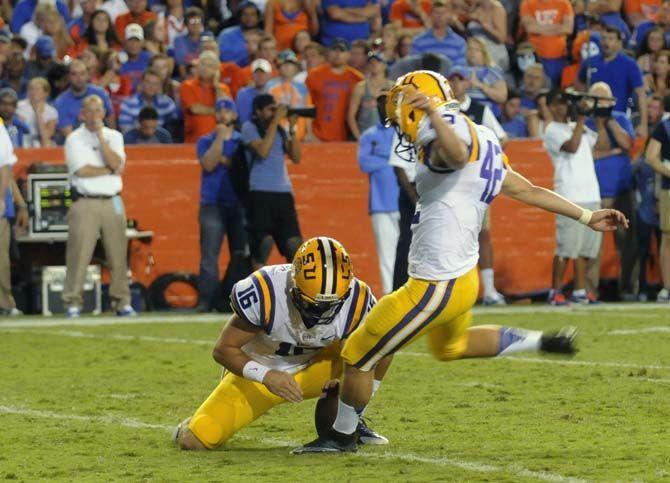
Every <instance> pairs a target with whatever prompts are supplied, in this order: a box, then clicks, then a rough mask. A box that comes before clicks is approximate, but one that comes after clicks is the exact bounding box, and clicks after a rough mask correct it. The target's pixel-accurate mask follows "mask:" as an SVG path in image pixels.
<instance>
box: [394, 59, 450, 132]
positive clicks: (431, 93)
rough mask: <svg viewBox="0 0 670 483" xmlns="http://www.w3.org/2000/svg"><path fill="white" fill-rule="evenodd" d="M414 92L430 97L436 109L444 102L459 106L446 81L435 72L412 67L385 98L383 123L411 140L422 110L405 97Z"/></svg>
mask: <svg viewBox="0 0 670 483" xmlns="http://www.w3.org/2000/svg"><path fill="white" fill-rule="evenodd" d="M417 91H418V92H421V93H422V94H424V95H426V96H428V97H429V98H431V100H432V101H433V103H434V106H435V107H436V108H438V107H441V106H445V105H447V106H450V107H453V108H456V109H457V108H458V106H459V104H458V101H457V100H456V98H455V97H454V93H453V91H452V90H451V86H450V85H449V81H448V80H447V79H445V78H444V76H442V75H441V74H438V73H437V72H433V71H430V70H415V71H413V72H409V73H407V74H405V75H403V76H402V77H399V78H398V80H397V81H396V83H395V85H394V86H393V87H392V88H391V90H390V91H389V93H388V95H387V97H386V122H387V123H389V124H390V125H392V126H395V127H396V128H397V129H399V131H400V133H402V134H403V135H404V136H405V137H407V139H408V140H409V141H410V142H412V143H414V142H416V137H417V133H418V131H419V123H420V122H421V119H423V116H424V112H423V111H422V110H421V109H415V108H413V107H412V106H410V105H409V104H408V103H407V101H406V100H405V98H406V97H408V96H409V95H411V94H413V93H414V92H417Z"/></svg>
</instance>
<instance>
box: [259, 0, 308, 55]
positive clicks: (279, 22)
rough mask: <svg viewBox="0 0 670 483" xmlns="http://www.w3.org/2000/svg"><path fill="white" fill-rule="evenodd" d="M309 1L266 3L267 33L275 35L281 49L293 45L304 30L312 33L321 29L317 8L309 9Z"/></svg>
mask: <svg viewBox="0 0 670 483" xmlns="http://www.w3.org/2000/svg"><path fill="white" fill-rule="evenodd" d="M307 3H308V2H307V1H306V0H269V1H268V2H267V3H266V4H265V14H264V15H265V35H268V36H271V37H272V36H274V38H275V39H276V40H277V48H279V50H284V49H290V48H291V47H293V39H294V38H295V36H296V35H297V34H298V32H300V31H302V30H307V31H309V33H310V34H312V35H316V34H317V32H318V31H319V18H318V16H317V15H316V10H315V9H308V5H307ZM310 13H311V15H310Z"/></svg>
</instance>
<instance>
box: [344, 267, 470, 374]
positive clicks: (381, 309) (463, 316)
mask: <svg viewBox="0 0 670 483" xmlns="http://www.w3.org/2000/svg"><path fill="white" fill-rule="evenodd" d="M478 292H479V277H478V274H477V267H475V268H473V269H472V270H470V271H469V272H468V273H466V274H465V275H463V276H461V277H459V278H457V279H454V280H446V281H443V282H428V281H425V280H417V279H414V278H411V277H410V279H409V280H408V281H407V283H405V285H403V286H402V287H400V288H399V289H398V290H396V291H395V292H393V293H392V294H389V295H387V296H385V297H382V298H381V300H379V303H377V305H375V306H374V307H373V309H372V310H371V311H370V313H369V314H368V315H367V317H366V318H365V319H364V320H363V323H362V324H361V325H360V326H359V327H358V328H357V329H356V330H355V331H354V333H353V334H352V335H351V336H350V337H349V338H348V339H347V341H346V342H345V344H344V348H343V350H342V358H343V359H344V361H345V362H346V363H347V364H349V365H351V366H354V367H356V368H358V369H361V370H363V371H370V370H372V369H373V368H374V367H375V365H376V364H377V362H379V361H380V360H381V359H382V358H383V357H385V356H387V355H389V354H393V353H394V352H396V351H398V350H400V349H401V348H403V347H405V346H407V345H409V344H411V343H412V342H414V341H415V340H416V339H418V338H419V337H421V336H423V335H424V334H427V335H428V346H429V347H430V350H431V352H432V353H433V355H434V356H435V357H436V358H437V359H439V360H452V359H458V358H460V357H461V356H462V355H463V353H464V352H465V350H466V348H467V345H468V332H467V330H468V327H469V326H470V322H471V321H472V312H471V309H472V306H473V305H474V304H475V301H476V300H477V294H478Z"/></svg>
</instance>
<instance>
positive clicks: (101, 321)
mask: <svg viewBox="0 0 670 483" xmlns="http://www.w3.org/2000/svg"><path fill="white" fill-rule="evenodd" d="M663 307H664V306H661V305H655V304H634V303H611V304H602V305H592V306H588V305H587V306H584V305H574V306H570V307H552V306H549V305H507V306H504V307H482V306H477V307H474V309H473V311H474V314H475V315H477V314H482V315H483V314H487V315H491V314H500V315H517V314H518V315H522V314H557V315H570V316H584V315H587V314H589V315H595V314H597V313H599V312H634V313H633V314H623V313H622V314H620V316H622V317H626V318H653V317H658V315H655V314H640V312H644V311H648V310H659V309H662V308H663ZM229 317H230V314H197V313H183V314H179V313H174V312H170V313H160V312H156V313H150V312H147V313H143V314H142V315H140V316H139V317H114V316H110V315H104V316H95V317H81V318H78V319H67V318H65V317H41V316H28V317H17V318H4V320H0V328H12V327H15V328H23V327H25V328H30V327H61V326H68V327H70V326H72V327H97V326H101V325H135V324H159V325H160V324H208V323H224V322H226V321H227V320H228V318H229Z"/></svg>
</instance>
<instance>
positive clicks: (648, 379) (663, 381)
mask: <svg viewBox="0 0 670 483" xmlns="http://www.w3.org/2000/svg"><path fill="white" fill-rule="evenodd" d="M635 379H639V380H640V381H645V382H653V383H654V384H670V379H654V378H653V377H636V378H635Z"/></svg>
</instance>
